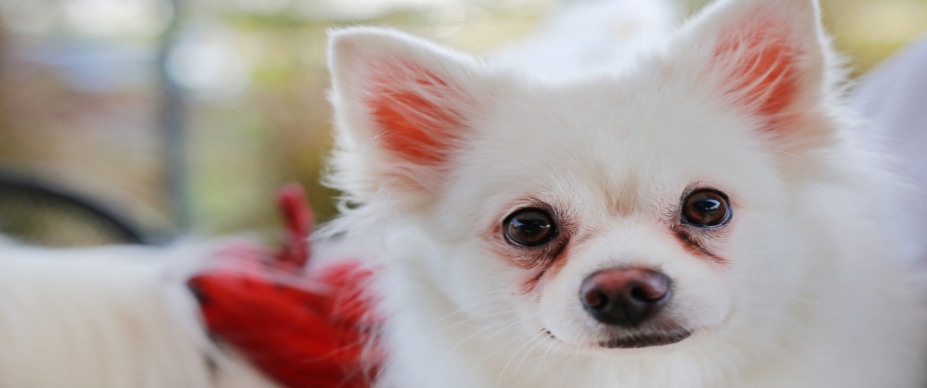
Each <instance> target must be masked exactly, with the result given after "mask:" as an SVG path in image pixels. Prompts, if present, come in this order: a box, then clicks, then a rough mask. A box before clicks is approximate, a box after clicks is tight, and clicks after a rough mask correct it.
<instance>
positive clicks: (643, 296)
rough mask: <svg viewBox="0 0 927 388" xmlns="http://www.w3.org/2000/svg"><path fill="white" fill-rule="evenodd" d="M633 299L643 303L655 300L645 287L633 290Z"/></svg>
mask: <svg viewBox="0 0 927 388" xmlns="http://www.w3.org/2000/svg"><path fill="white" fill-rule="evenodd" d="M631 298H632V299H636V300H639V301H642V302H648V301H650V300H652V299H654V298H652V297H651V296H650V294H649V293H648V292H647V290H645V289H644V288H643V287H634V288H632V289H631Z"/></svg>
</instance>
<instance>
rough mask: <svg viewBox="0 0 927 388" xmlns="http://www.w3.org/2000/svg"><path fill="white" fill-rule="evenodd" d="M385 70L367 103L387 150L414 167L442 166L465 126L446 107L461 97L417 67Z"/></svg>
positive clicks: (376, 81)
mask: <svg viewBox="0 0 927 388" xmlns="http://www.w3.org/2000/svg"><path fill="white" fill-rule="evenodd" d="M385 70H386V71H382V72H381V75H380V76H379V77H377V78H375V80H374V81H375V85H377V87H376V88H374V89H373V93H372V94H371V97H370V100H369V101H368V103H369V106H370V107H371V108H372V109H371V111H372V114H373V118H374V122H375V124H376V125H377V129H378V130H379V131H380V133H379V137H380V139H381V140H382V141H383V143H384V146H385V147H386V148H387V149H389V150H391V151H394V152H396V153H397V154H398V155H400V156H402V157H403V158H406V159H407V160H408V161H410V162H413V163H417V164H438V163H440V162H442V161H443V160H444V158H445V157H446V155H447V152H448V150H449V147H450V146H451V143H453V141H454V139H456V138H457V136H458V135H457V131H456V130H457V129H458V128H460V127H461V126H462V124H463V123H462V119H461V117H460V114H459V113H458V112H456V111H455V110H454V109H453V108H452V107H449V106H444V105H443V104H447V103H448V102H451V101H454V100H459V99H460V95H459V93H458V92H457V91H456V90H454V89H453V88H452V87H450V86H449V84H448V83H447V82H445V81H444V80H442V79H441V78H439V77H438V76H436V75H435V74H433V73H432V72H429V71H427V70H423V69H421V68H418V67H416V66H411V65H405V66H403V67H402V68H398V67H391V68H388V69H385ZM457 102H460V101H457Z"/></svg>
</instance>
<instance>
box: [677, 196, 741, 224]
mask: <svg viewBox="0 0 927 388" xmlns="http://www.w3.org/2000/svg"><path fill="white" fill-rule="evenodd" d="M682 219H683V221H685V222H686V223H688V224H690V225H694V226H697V227H700V228H711V227H715V226H721V225H724V224H726V223H727V222H728V221H729V220H730V219H731V207H730V206H729V205H728V202H727V196H726V195H724V193H722V192H720V191H715V190H698V191H695V192H693V193H692V194H689V196H688V197H687V198H686V200H685V202H683V206H682Z"/></svg>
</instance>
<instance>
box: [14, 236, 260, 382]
mask: <svg viewBox="0 0 927 388" xmlns="http://www.w3.org/2000/svg"><path fill="white" fill-rule="evenodd" d="M212 249H213V246H211V245H205V244H203V245H188V244H185V245H181V246H177V247H175V248H171V249H164V248H138V247H113V248H93V249H75V250H49V249H39V248H30V247H23V246H17V245H15V244H13V243H10V242H6V241H0V343H2V346H0V387H76V388H127V387H133V388H134V387H151V388H164V387H228V388H235V387H242V388H244V387H248V388H252V387H271V386H274V385H273V384H271V383H270V382H269V381H267V380H266V379H265V378H264V377H263V376H262V375H260V374H259V373H258V372H256V371H255V370H254V369H253V368H252V367H251V366H250V365H249V364H248V363H247V362H245V361H244V360H242V359H240V358H238V357H237V356H235V355H234V354H231V353H229V352H227V351H225V350H223V349H219V348H217V347H216V346H215V345H214V344H213V343H212V342H211V341H210V340H209V339H208V338H207V337H206V334H205V333H204V331H203V329H202V325H201V324H200V322H199V320H198V318H197V317H198V313H197V310H196V309H197V307H196V306H195V301H194V300H193V298H192V296H191V295H190V294H189V292H188V291H187V289H186V287H184V280H185V279H186V276H187V275H189V274H190V271H189V270H191V269H193V266H196V265H197V264H198V263H201V262H202V261H203V259H205V258H208V257H211V256H212V252H211V251H212Z"/></svg>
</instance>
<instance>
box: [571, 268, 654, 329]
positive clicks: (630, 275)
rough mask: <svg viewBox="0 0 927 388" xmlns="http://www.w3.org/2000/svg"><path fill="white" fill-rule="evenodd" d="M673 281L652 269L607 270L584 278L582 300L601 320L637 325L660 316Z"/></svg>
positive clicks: (614, 323)
mask: <svg viewBox="0 0 927 388" xmlns="http://www.w3.org/2000/svg"><path fill="white" fill-rule="evenodd" d="M671 283H672V282H671V281H670V278H669V277H667V276H666V275H664V274H663V273H661V272H658V271H654V270H651V269H643V268H613V269H607V270H604V271H599V272H596V273H594V274H592V276H589V277H588V278H586V280H583V285H582V287H581V288H580V299H581V300H582V302H583V307H585V308H586V311H588V312H589V314H591V315H592V316H593V317H594V318H595V319H596V320H598V321H599V322H602V323H604V324H608V325H615V326H622V327H636V326H638V325H640V324H642V323H644V322H645V321H647V320H648V319H650V318H653V317H654V316H655V315H657V312H659V311H660V308H661V307H662V306H663V305H664V304H665V302H666V301H667V300H668V299H669V297H670V286H671Z"/></svg>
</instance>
